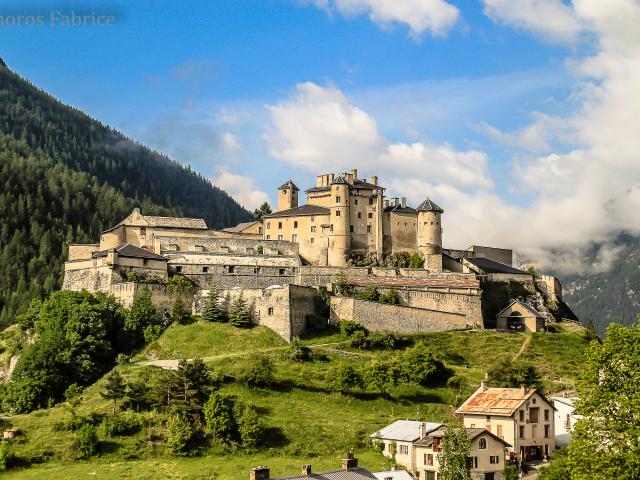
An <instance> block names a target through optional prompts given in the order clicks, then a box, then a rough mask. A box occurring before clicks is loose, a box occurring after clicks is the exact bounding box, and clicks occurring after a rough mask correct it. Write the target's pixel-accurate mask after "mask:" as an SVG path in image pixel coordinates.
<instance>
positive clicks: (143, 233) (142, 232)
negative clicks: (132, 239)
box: [140, 227, 147, 237]
mask: <svg viewBox="0 0 640 480" xmlns="http://www.w3.org/2000/svg"><path fill="white" fill-rule="evenodd" d="M140 236H141V237H146V236H147V227H140Z"/></svg>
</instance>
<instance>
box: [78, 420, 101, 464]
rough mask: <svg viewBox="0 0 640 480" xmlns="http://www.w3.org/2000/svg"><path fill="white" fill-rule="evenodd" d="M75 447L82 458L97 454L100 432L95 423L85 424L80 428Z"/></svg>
mask: <svg viewBox="0 0 640 480" xmlns="http://www.w3.org/2000/svg"><path fill="white" fill-rule="evenodd" d="M75 448H76V450H77V451H78V453H79V454H80V456H81V457H82V458H86V457H90V456H92V455H95V453H96V450H97V449H98V432H97V431H96V427H94V426H93V425H89V424H86V425H83V426H82V427H80V429H79V430H78V436H77V438H76V443H75Z"/></svg>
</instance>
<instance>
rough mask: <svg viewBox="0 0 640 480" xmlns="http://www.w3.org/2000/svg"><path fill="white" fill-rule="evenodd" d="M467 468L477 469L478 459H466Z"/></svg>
mask: <svg viewBox="0 0 640 480" xmlns="http://www.w3.org/2000/svg"><path fill="white" fill-rule="evenodd" d="M467 466H468V467H469V468H478V457H467Z"/></svg>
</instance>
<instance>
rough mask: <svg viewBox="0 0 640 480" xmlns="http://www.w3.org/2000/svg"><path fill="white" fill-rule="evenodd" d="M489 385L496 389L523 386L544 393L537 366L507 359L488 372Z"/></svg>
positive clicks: (494, 365)
mask: <svg viewBox="0 0 640 480" xmlns="http://www.w3.org/2000/svg"><path fill="white" fill-rule="evenodd" d="M487 374H488V378H487V383H489V384H490V385H492V386H494V387H504V388H518V387H520V386H521V385H524V386H526V387H530V388H535V389H537V390H539V391H540V392H542V391H543V384H542V377H541V376H540V372H539V371H538V369H537V368H536V367H535V365H533V364H531V363H528V362H526V361H524V360H516V361H515V362H512V361H511V360H510V359H505V360H502V361H499V362H497V363H495V364H493V365H492V366H491V367H489V370H488V372H487Z"/></svg>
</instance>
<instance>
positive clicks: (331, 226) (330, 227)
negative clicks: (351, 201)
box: [329, 223, 333, 232]
mask: <svg viewBox="0 0 640 480" xmlns="http://www.w3.org/2000/svg"><path fill="white" fill-rule="evenodd" d="M329 231H330V232H333V223H332V224H331V225H329Z"/></svg>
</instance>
